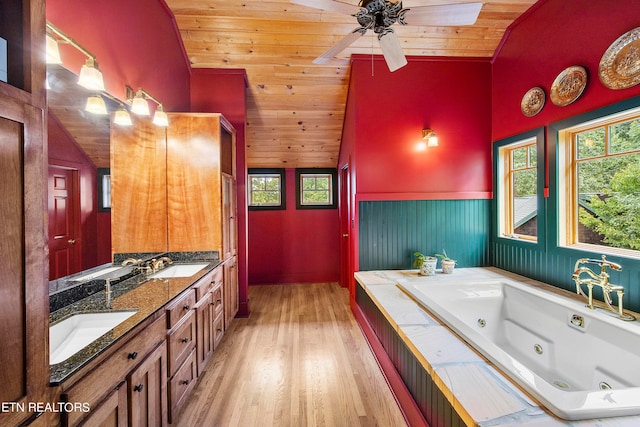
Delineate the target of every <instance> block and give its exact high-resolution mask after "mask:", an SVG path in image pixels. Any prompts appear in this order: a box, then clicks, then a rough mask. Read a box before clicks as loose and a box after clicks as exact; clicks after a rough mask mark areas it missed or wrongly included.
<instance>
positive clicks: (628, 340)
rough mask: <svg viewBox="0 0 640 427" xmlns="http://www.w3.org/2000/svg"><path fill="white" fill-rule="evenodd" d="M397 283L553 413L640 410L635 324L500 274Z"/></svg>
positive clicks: (573, 416)
mask: <svg viewBox="0 0 640 427" xmlns="http://www.w3.org/2000/svg"><path fill="white" fill-rule="evenodd" d="M398 286H399V287H400V288H402V289H403V290H405V291H406V292H407V293H409V294H410V295H411V296H412V297H413V298H414V299H416V300H417V301H418V302H419V303H420V304H421V305H423V306H424V307H425V308H426V309H427V310H428V311H430V312H431V313H432V314H434V315H435V316H436V317H437V318H439V319H440V320H441V321H442V322H443V323H444V324H446V325H447V326H449V327H450V328H451V329H452V330H453V331H454V332H456V333H457V334H458V335H459V336H460V337H462V338H463V339H464V340H465V341H467V343H469V344H470V345H471V346H472V347H474V348H475V349H476V350H478V351H479V352H480V353H481V354H483V355H484V356H485V357H486V358H487V359H488V360H490V361H491V362H493V363H494V364H495V365H496V366H497V367H498V368H499V369H501V370H502V371H503V372H504V373H505V374H506V375H508V376H509V377H510V378H511V379H513V380H514V381H515V382H516V383H518V384H519V385H520V386H522V387H523V388H524V389H525V390H527V391H528V392H529V393H530V394H531V395H532V396H533V397H534V398H536V399H537V400H538V401H540V402H541V403H542V404H543V405H545V406H546V407H547V408H548V409H549V410H550V411H551V412H553V413H554V414H556V415H558V416H559V417H561V418H564V419H568V420H578V419H588V418H598V417H614V416H622V415H638V414H640V369H639V368H638V367H640V326H639V324H638V322H624V321H622V320H619V319H616V318H614V317H610V316H608V315H606V314H604V313H600V312H597V311H593V310H589V309H587V308H586V307H584V304H583V303H581V302H579V301H576V300H575V299H572V298H567V297H564V296H562V295H558V294H556V293H552V292H548V291H545V290H543V289H540V288H538V287H535V286H530V285H527V284H523V283H519V282H516V281H512V280H508V279H504V280H503V279H501V280H494V281H484V282H480V283H455V284H454V283H450V282H449V283H422V284H416V283H403V284H398ZM580 323H582V325H581V326H580Z"/></svg>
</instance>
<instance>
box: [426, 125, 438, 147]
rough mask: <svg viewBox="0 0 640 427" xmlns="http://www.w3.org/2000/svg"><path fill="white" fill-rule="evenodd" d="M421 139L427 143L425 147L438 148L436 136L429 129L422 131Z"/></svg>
mask: <svg viewBox="0 0 640 427" xmlns="http://www.w3.org/2000/svg"><path fill="white" fill-rule="evenodd" d="M422 139H423V140H424V141H426V142H427V147H437V146H438V136H437V135H436V132H435V131H433V130H431V129H422Z"/></svg>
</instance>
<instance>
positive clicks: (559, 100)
mask: <svg viewBox="0 0 640 427" xmlns="http://www.w3.org/2000/svg"><path fill="white" fill-rule="evenodd" d="M586 86H587V70H585V68H584V67H581V66H579V65H574V66H572V67H568V68H565V69H564V70H563V71H562V72H561V73H560V74H558V77H556V79H555V80H554V81H553V84H552V85H551V92H550V96H551V102H553V103H554V104H555V105H557V106H559V107H564V106H565V105H569V104H571V103H572V102H573V101H575V100H576V99H578V98H579V97H580V95H582V92H583V91H584V88H585V87H586Z"/></svg>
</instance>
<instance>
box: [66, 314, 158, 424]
mask: <svg viewBox="0 0 640 427" xmlns="http://www.w3.org/2000/svg"><path fill="white" fill-rule="evenodd" d="M165 324H166V320H165V318H164V316H162V317H160V318H159V319H158V320H156V321H154V322H153V323H152V324H151V325H149V326H148V327H146V328H145V329H142V331H141V332H140V333H138V334H137V335H136V336H134V337H133V338H131V339H130V340H129V341H128V342H126V343H125V344H124V345H122V346H120V347H119V348H118V349H117V350H115V351H114V352H113V354H111V355H110V356H109V357H107V358H106V359H105V360H104V361H103V362H102V363H101V364H99V365H98V366H96V367H95V368H94V369H93V370H91V371H90V372H89V373H87V374H86V375H84V376H83V377H82V379H81V380H80V381H78V382H77V383H76V384H74V385H73V386H71V387H70V388H69V389H68V390H67V391H66V392H65V394H66V399H67V401H68V402H83V403H84V402H86V403H88V404H89V406H90V407H91V408H95V407H97V405H98V403H100V402H101V401H102V400H103V398H104V397H105V396H106V395H107V394H109V393H110V392H111V391H112V390H114V389H115V388H116V386H117V385H118V384H120V383H121V382H122V381H124V379H125V377H126V375H127V374H128V373H129V372H131V370H132V369H134V368H135V367H136V366H137V365H138V364H139V363H140V362H142V361H143V360H144V359H145V357H147V354H149V353H150V352H151V351H153V349H155V348H156V347H157V346H158V344H160V343H162V341H163V340H164V339H165V338H166V329H165ZM84 415H86V414H83V413H82V412H80V411H74V412H70V413H69V414H68V416H69V425H75V424H76V423H77V421H79V419H80V418H81V417H82V416H84Z"/></svg>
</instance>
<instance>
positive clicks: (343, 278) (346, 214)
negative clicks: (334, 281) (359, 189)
mask: <svg viewBox="0 0 640 427" xmlns="http://www.w3.org/2000/svg"><path fill="white" fill-rule="evenodd" d="M350 178H351V176H350V173H349V165H345V166H344V167H343V168H342V169H341V170H340V205H339V214H340V234H341V239H340V286H342V287H343V288H349V291H350V292H351V283H352V281H353V277H352V275H353V266H352V265H353V264H352V262H351V260H352V258H353V251H352V249H351V185H350V184H351V183H350Z"/></svg>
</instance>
